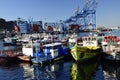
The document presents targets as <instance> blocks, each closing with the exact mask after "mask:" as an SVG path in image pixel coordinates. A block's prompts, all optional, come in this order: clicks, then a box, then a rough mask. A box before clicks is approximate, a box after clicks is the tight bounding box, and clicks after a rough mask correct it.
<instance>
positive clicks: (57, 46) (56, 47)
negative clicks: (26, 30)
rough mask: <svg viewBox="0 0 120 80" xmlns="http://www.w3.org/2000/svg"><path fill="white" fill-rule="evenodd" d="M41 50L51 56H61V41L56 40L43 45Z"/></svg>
mask: <svg viewBox="0 0 120 80" xmlns="http://www.w3.org/2000/svg"><path fill="white" fill-rule="evenodd" d="M43 51H44V53H45V55H46V56H47V55H49V54H50V55H51V57H52V58H55V57H58V56H61V55H62V53H63V52H62V51H63V48H62V43H60V42H57V43H50V44H46V45H43Z"/></svg>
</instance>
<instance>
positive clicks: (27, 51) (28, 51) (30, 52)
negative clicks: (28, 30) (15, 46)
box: [22, 41, 40, 57]
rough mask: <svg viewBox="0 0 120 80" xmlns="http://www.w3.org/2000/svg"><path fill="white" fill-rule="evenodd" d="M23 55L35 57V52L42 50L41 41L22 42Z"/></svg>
mask: <svg viewBox="0 0 120 80" xmlns="http://www.w3.org/2000/svg"><path fill="white" fill-rule="evenodd" d="M22 52H23V55H27V56H31V57H34V53H36V52H40V43H35V42H34V43H33V42H32V41H30V42H28V43H23V44H22Z"/></svg>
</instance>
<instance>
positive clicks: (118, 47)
mask: <svg viewBox="0 0 120 80" xmlns="http://www.w3.org/2000/svg"><path fill="white" fill-rule="evenodd" d="M102 49H103V53H104V54H103V58H104V59H106V60H109V61H111V62H116V61H117V62H118V61H120V37H117V36H115V35H111V36H105V37H104V39H103V40H102Z"/></svg>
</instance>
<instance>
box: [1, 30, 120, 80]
mask: <svg viewBox="0 0 120 80" xmlns="http://www.w3.org/2000/svg"><path fill="white" fill-rule="evenodd" d="M119 32H120V31H118V30H117V31H113V33H114V34H116V35H118V36H120V33H119ZM0 44H1V43H0ZM1 45H2V44H1ZM10 48H12V49H13V48H15V47H7V48H5V47H4V48H3V46H0V50H3V49H5V50H6V49H10ZM13 63H14V62H13ZM96 63H99V62H95V63H92V64H96ZM92 64H87V65H84V66H83V64H80V65H79V67H80V68H79V67H78V68H73V67H74V65H75V62H74V61H73V60H70V61H64V60H62V61H59V62H56V63H54V64H48V65H43V66H41V65H38V64H29V63H18V64H6V65H1V66H0V80H120V76H119V75H120V66H112V64H110V65H109V64H106V63H104V62H102V64H101V63H99V64H98V65H97V66H96V68H95V71H93V70H94V69H91V68H90V69H89V68H88V67H92ZM93 68H94V67H93ZM86 70H89V71H90V70H91V71H90V72H92V71H93V72H92V74H88V73H86ZM72 73H74V75H71V74H72ZM75 77H76V78H75ZM89 77H90V78H89Z"/></svg>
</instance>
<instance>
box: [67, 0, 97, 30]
mask: <svg viewBox="0 0 120 80" xmlns="http://www.w3.org/2000/svg"><path fill="white" fill-rule="evenodd" d="M97 5H98V0H86V4H85V6H84V7H83V9H82V10H81V11H80V12H78V11H77V12H76V14H75V15H74V16H71V17H70V18H69V19H67V20H66V21H65V23H75V24H76V23H77V24H79V26H80V30H87V29H96V7H97Z"/></svg>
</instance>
